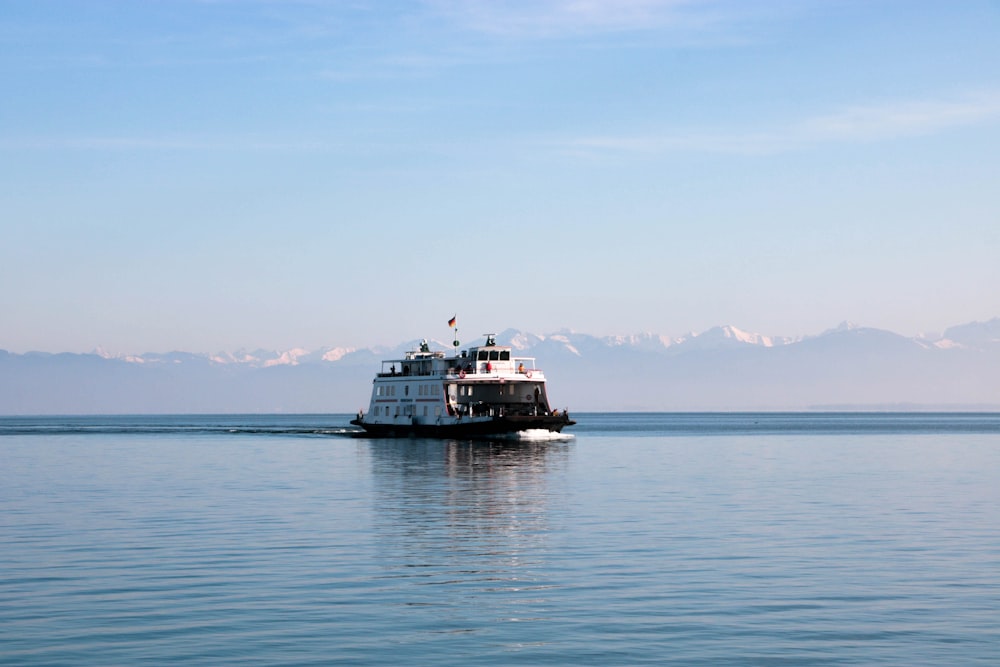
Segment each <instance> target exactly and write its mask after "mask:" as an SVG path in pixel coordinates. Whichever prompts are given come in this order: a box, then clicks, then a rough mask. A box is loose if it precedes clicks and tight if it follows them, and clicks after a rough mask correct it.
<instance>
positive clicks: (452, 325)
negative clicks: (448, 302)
mask: <svg viewBox="0 0 1000 667" xmlns="http://www.w3.org/2000/svg"><path fill="white" fill-rule="evenodd" d="M457 321H458V315H455V316H454V317H452V318H451V319H450V320H448V326H449V327H454V326H455V322H457Z"/></svg>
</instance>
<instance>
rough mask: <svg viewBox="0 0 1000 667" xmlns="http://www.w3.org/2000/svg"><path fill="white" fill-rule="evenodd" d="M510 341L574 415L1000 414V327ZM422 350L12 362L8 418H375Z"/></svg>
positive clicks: (2, 399)
mask: <svg viewBox="0 0 1000 667" xmlns="http://www.w3.org/2000/svg"><path fill="white" fill-rule="evenodd" d="M497 341H498V342H499V343H501V344H507V345H511V346H513V347H514V348H516V349H517V350H518V352H519V353H520V354H522V355H524V356H532V357H535V358H536V359H537V363H538V365H539V366H540V367H541V368H543V369H544V370H545V371H546V375H547V378H548V381H549V393H550V396H551V397H552V398H553V400H555V401H556V402H557V403H563V402H565V404H566V406H567V407H571V408H573V409H575V410H589V411H600V410H612V411H616V410H665V411H686V410H809V409H988V410H998V409H1000V318H995V319H992V320H989V321H986V322H971V323H968V324H962V325H959V326H954V327H951V328H949V329H947V330H946V331H945V332H944V333H943V334H942V335H940V336H921V337H906V336H901V335H899V334H895V333H892V332H890V331H885V330H880V329H873V328H869V327H862V326H857V325H854V324H851V323H843V324H841V325H840V326H838V327H834V328H832V329H829V330H827V331H824V332H823V333H821V334H818V335H814V336H802V337H797V338H788V337H777V336H765V335H762V334H758V333H750V332H747V331H743V330H741V329H739V328H737V327H734V326H719V327H714V328H712V329H709V330H707V331H704V332H701V333H698V334H695V333H691V334H689V335H686V336H680V337H676V338H670V337H667V336H662V335H659V334H653V333H643V334H633V335H623V336H592V335H588V334H584V333H575V332H571V331H559V332H555V333H551V334H544V335H542V334H533V333H528V332H523V331H517V330H507V331H504V332H502V333H500V334H498V335H497ZM429 342H430V344H431V348H432V349H438V350H447V351H451V350H452V349H453V348H452V346H451V343H450V342H445V341H435V340H430V341H429ZM478 342H480V341H478V340H471V341H465V345H463V348H464V347H467V346H468V345H469V344H477V343H478ZM419 343H420V339H414V340H409V341H406V342H404V343H401V344H400V345H398V346H396V347H395V348H365V349H354V348H347V347H325V348H322V349H319V350H305V349H291V350H281V351H264V350H254V351H246V350H240V351H236V352H222V353H216V354H196V353H190V352H169V353H148V354H141V355H119V354H115V353H113V352H109V351H106V350H96V351H95V352H94V353H92V354H68V353H64V354H50V353H39V352H29V353H25V354H12V353H9V352H4V351H2V350H0V414H82V413H137V412H139V413H143V412H145V413H163V412H177V413H184V412H202V413H205V412H321V413H324V412H353V411H355V410H357V409H358V408H360V407H366V406H367V401H368V392H369V390H370V386H371V377H372V374H373V373H374V372H375V370H376V369H377V364H378V362H379V360H381V359H383V358H392V357H396V356H402V354H403V353H404V352H405V351H407V350H413V349H416V348H417V346H418V345H419Z"/></svg>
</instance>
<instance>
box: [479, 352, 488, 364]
mask: <svg viewBox="0 0 1000 667" xmlns="http://www.w3.org/2000/svg"><path fill="white" fill-rule="evenodd" d="M489 358H490V353H489V351H488V350H479V361H486V360H488V359H489Z"/></svg>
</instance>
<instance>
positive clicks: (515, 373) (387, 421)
mask: <svg viewBox="0 0 1000 667" xmlns="http://www.w3.org/2000/svg"><path fill="white" fill-rule="evenodd" d="M575 423H576V422H574V421H573V420H571V419H570V418H569V414H568V413H567V412H566V411H565V410H563V411H562V412H560V411H559V410H553V409H551V408H550V406H549V398H548V394H547V393H546V391H545V374H544V373H543V372H542V371H541V370H540V369H538V368H537V367H536V366H535V359H534V358H533V357H519V356H515V352H514V350H513V349H512V348H511V347H510V346H507V345H497V343H496V335H495V334H486V343H485V344H483V345H479V346H474V347H470V348H469V349H468V350H463V351H462V352H461V353H459V352H458V343H457V341H456V348H455V353H454V354H453V355H452V356H447V355H446V354H445V352H439V351H434V352H432V351H431V349H430V346H429V345H428V344H427V341H426V340H424V341H422V342H421V344H420V349H419V350H413V351H410V352H406V354H405V356H404V357H403V358H402V359H387V360H384V361H382V367H381V370H380V371H379V373H378V374H377V375H376V376H375V379H374V381H373V387H372V395H371V403H370V404H369V407H368V412H364V411H361V412H358V415H357V417H356V418H355V419H353V420H351V424H353V425H355V426H360V427H361V428H363V429H364V431H365V432H366V433H367V434H369V435H373V436H379V437H396V436H411V435H412V436H418V437H470V436H471V437H475V436H488V435H498V434H504V433H516V432H518V431H529V430H538V429H541V430H545V431H555V432H559V431H561V430H562V429H563V428H564V427H566V426H571V425H573V424H575Z"/></svg>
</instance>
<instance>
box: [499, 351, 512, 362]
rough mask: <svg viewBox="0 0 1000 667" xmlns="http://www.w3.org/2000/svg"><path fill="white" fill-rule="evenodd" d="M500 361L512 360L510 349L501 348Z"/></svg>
mask: <svg viewBox="0 0 1000 667" xmlns="http://www.w3.org/2000/svg"><path fill="white" fill-rule="evenodd" d="M500 361H510V350H500Z"/></svg>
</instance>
